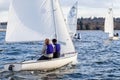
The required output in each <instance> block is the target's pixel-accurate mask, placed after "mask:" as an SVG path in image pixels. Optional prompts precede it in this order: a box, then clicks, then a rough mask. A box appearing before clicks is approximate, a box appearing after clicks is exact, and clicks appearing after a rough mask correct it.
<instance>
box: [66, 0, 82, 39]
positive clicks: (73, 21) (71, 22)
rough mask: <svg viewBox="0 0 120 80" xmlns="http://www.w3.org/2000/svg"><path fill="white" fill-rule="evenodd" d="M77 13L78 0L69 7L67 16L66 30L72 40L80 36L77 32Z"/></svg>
mask: <svg viewBox="0 0 120 80" xmlns="http://www.w3.org/2000/svg"><path fill="white" fill-rule="evenodd" d="M77 13H78V1H76V3H75V4H74V5H73V6H72V7H71V9H70V11H69V14H68V17H67V23H68V31H69V34H70V36H71V38H72V39H73V40H74V39H80V38H81V35H80V33H77Z"/></svg>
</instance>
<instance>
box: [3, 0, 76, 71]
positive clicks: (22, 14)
mask: <svg viewBox="0 0 120 80" xmlns="http://www.w3.org/2000/svg"><path fill="white" fill-rule="evenodd" d="M21 5H22V6H21ZM45 38H49V39H53V38H56V39H57V40H58V42H59V43H60V45H61V55H64V56H61V57H60V58H56V59H51V60H40V61H38V60H30V61H24V62H21V63H10V64H6V65H5V66H4V69H5V70H6V71H8V70H9V68H10V67H11V66H12V70H13V71H21V70H52V69H56V68H60V67H62V66H65V65H67V64H70V63H73V64H75V63H76V62H77V52H75V48H74V45H73V43H72V40H71V38H70V36H69V33H68V31H67V26H66V24H65V21H64V18H63V15H62V12H61V7H60V4H59V0H29V2H28V0H12V1H11V5H10V10H9V20H8V25H7V32H6V38H5V40H6V42H29V41H41V40H44V39H45Z"/></svg>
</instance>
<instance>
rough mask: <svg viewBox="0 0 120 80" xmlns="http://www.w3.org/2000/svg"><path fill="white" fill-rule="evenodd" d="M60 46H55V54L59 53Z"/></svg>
mask: <svg viewBox="0 0 120 80" xmlns="http://www.w3.org/2000/svg"><path fill="white" fill-rule="evenodd" d="M60 49H61V48H60V44H55V52H56V53H60Z"/></svg>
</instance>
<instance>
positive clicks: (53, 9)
mask: <svg viewBox="0 0 120 80" xmlns="http://www.w3.org/2000/svg"><path fill="white" fill-rule="evenodd" d="M51 6H52V12H53V14H52V16H53V26H54V28H55V39H57V29H56V21H55V13H54V12H55V11H56V9H55V8H54V2H53V0H51Z"/></svg>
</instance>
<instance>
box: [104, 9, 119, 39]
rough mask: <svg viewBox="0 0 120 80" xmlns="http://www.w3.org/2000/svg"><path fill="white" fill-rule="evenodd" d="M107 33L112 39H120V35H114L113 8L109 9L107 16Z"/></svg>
mask: <svg viewBox="0 0 120 80" xmlns="http://www.w3.org/2000/svg"><path fill="white" fill-rule="evenodd" d="M104 31H105V33H108V34H109V38H110V40H118V39H119V37H118V36H117V35H116V36H115V35H114V20H113V10H112V8H109V9H108V12H107V15H106V17H105V25H104Z"/></svg>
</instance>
